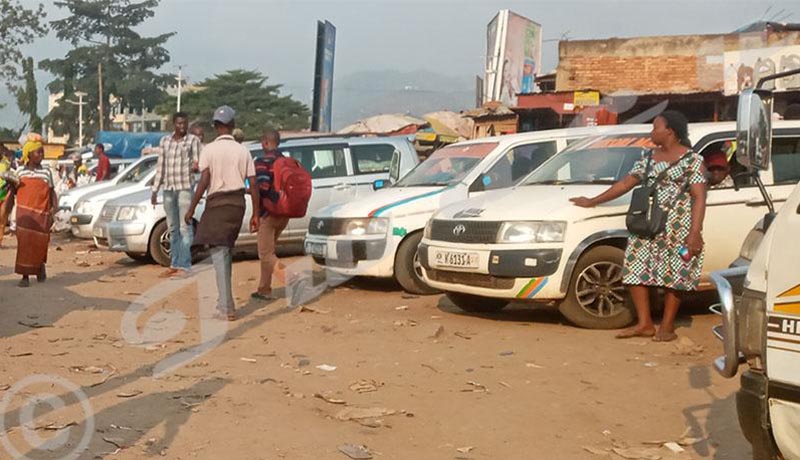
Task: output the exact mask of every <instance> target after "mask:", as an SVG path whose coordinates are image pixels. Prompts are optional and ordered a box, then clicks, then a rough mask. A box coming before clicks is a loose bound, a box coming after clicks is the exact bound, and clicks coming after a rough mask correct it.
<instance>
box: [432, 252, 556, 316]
mask: <svg viewBox="0 0 800 460" xmlns="http://www.w3.org/2000/svg"><path fill="white" fill-rule="evenodd" d="M452 251H458V252H464V253H469V254H471V255H470V258H471V259H473V260H476V262H477V263H476V264H473V265H472V266H471V267H469V268H455V267H452V266H447V265H443V264H442V263H441V255H442V254H443V252H452ZM562 253H563V250H562V249H561V248H536V249H520V248H513V249H511V248H507V249H498V248H496V247H489V246H480V247H466V246H463V245H462V246H448V245H439V244H437V243H436V242H423V243H421V244H420V246H419V258H420V263H421V264H422V269H423V270H422V271H423V277H424V279H425V282H426V283H427V284H429V285H430V286H431V287H433V288H436V289H439V290H443V291H450V292H461V293H464V294H473V295H479V296H484V297H496V298H502V299H515V300H543V301H546V300H555V299H560V298H563V294H562V293H561V292H560V289H559V285H560V276H557V275H558V273H559V266H560V265H561V259H562Z"/></svg>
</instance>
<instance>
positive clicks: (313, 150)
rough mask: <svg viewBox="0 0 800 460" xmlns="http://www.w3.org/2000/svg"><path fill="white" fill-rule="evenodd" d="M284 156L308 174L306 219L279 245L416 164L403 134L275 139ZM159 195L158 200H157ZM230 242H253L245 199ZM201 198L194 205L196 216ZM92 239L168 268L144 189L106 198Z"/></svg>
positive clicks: (165, 241) (156, 211)
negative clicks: (314, 218)
mask: <svg viewBox="0 0 800 460" xmlns="http://www.w3.org/2000/svg"><path fill="white" fill-rule="evenodd" d="M248 148H249V149H250V152H251V153H252V154H253V155H254V156H257V155H261V154H262V149H261V145H260V144H255V143H254V144H248ZM280 148H281V151H282V152H283V154H284V155H287V156H290V157H292V158H295V159H297V160H298V161H300V163H302V164H303V166H304V167H305V168H306V169H307V170H308V171H309V172H310V173H311V178H312V183H313V187H314V189H313V193H312V195H311V202H310V203H309V206H308V214H307V215H306V216H307V217H304V218H299V219H291V220H290V221H289V226H288V227H287V228H286V230H284V232H283V233H282V234H281V238H280V240H279V244H282V245H283V244H291V243H301V242H302V241H303V238H304V237H305V234H306V229H307V228H308V222H309V219H310V217H308V216H310V215H311V213H313V212H314V210H317V209H319V208H321V207H323V206H327V205H329V204H331V203H336V202H339V201H349V200H356V199H359V198H362V197H365V196H368V195H370V194H373V193H375V191H374V187H375V182H379V183H380V182H393V181H396V180H397V179H398V178H399V177H401V176H402V175H403V174H405V173H407V172H408V171H410V170H411V169H412V168H414V166H416V165H417V164H418V163H419V158H418V156H417V153H416V151H415V150H414V146H413V145H412V144H411V142H410V141H409V140H408V138H407V137H404V136H397V137H365V138H362V137H320V138H306V139H288V140H286V141H285V142H283V143H281V147H280ZM160 201H161V199H160V198H159V202H160ZM245 203H246V204H247V211H246V212H245V217H244V219H243V221H242V229H241V233H240V235H239V239H238V240H237V242H236V244H237V245H238V246H239V247H243V248H251V247H255V246H256V241H257V235H255V234H253V233H250V230H249V222H250V215H251V213H252V210H251V207H250V206H251V204H250V200H249V199H248V200H245ZM204 206H205V200H202V201H201V202H200V204H199V205H198V207H197V212H196V214H195V219H196V220H199V219H200V215H201V214H202V212H203V209H204ZM94 238H95V243H96V244H97V245H99V246H101V247H109V248H110V249H111V250H112V251H120V252H125V253H127V254H128V256H130V257H131V258H134V259H143V260H146V259H150V258H152V259H153V260H155V261H156V262H157V263H159V264H161V265H164V266H169V263H170V256H169V252H170V248H169V233H168V232H167V222H166V215H165V214H164V207H163V206H161V205H160V204H159V205H158V206H155V207H153V205H151V204H150V189H149V188H148V189H146V190H141V191H139V192H137V193H133V194H129V195H126V196H123V197H120V198H118V199H116V200H113V201H110V202H109V203H108V204H107V205H106V206H105V207H104V208H103V210H102V213H101V214H100V218H99V220H98V221H97V223H96V224H95V226H94Z"/></svg>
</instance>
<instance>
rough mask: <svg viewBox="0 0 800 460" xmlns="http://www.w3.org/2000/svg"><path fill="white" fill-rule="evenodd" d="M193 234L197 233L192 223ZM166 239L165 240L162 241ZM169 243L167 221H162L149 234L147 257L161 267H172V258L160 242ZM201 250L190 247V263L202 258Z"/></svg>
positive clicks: (195, 225)
mask: <svg viewBox="0 0 800 460" xmlns="http://www.w3.org/2000/svg"><path fill="white" fill-rule="evenodd" d="M192 225H193V230H194V234H196V233H197V222H192ZM164 238H166V240H164ZM164 241H169V233H168V231H167V221H166V220H162V221H161V222H159V223H157V224H156V226H155V227H153V232H152V233H151V234H150V242H149V244H148V249H149V251H148V255H149V256H150V258H151V259H153V260H154V261H155V262H156V263H157V264H159V265H161V266H162V267H169V266H170V265H172V258H171V257H170V254H169V252H168V251H167V249H166V248H165V247H164V245H163V244H162V242H164ZM203 255H204V253H203V248H202V247H200V246H192V263H195V262H198V261H199V260H200V259H201V258H202V256H203Z"/></svg>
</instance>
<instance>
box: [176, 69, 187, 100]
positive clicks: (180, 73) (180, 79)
mask: <svg viewBox="0 0 800 460" xmlns="http://www.w3.org/2000/svg"><path fill="white" fill-rule="evenodd" d="M184 67H185V66H183V65H179V66H178V78H177V80H178V110H176V112H180V111H181V90H182V89H183V68H184Z"/></svg>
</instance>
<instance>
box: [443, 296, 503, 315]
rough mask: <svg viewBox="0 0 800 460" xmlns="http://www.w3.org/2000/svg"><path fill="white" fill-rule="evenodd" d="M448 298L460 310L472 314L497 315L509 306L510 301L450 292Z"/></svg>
mask: <svg viewBox="0 0 800 460" xmlns="http://www.w3.org/2000/svg"><path fill="white" fill-rule="evenodd" d="M447 298H448V299H450V301H451V302H453V303H454V304H455V305H456V306H457V307H458V308H460V309H462V310H464V311H466V312H470V313H495V312H498V311H500V310H502V309H504V308H506V306H508V301H507V300H505V299H496V298H493V297H482V296H479V295H472V294H462V293H460V292H448V293H447Z"/></svg>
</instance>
